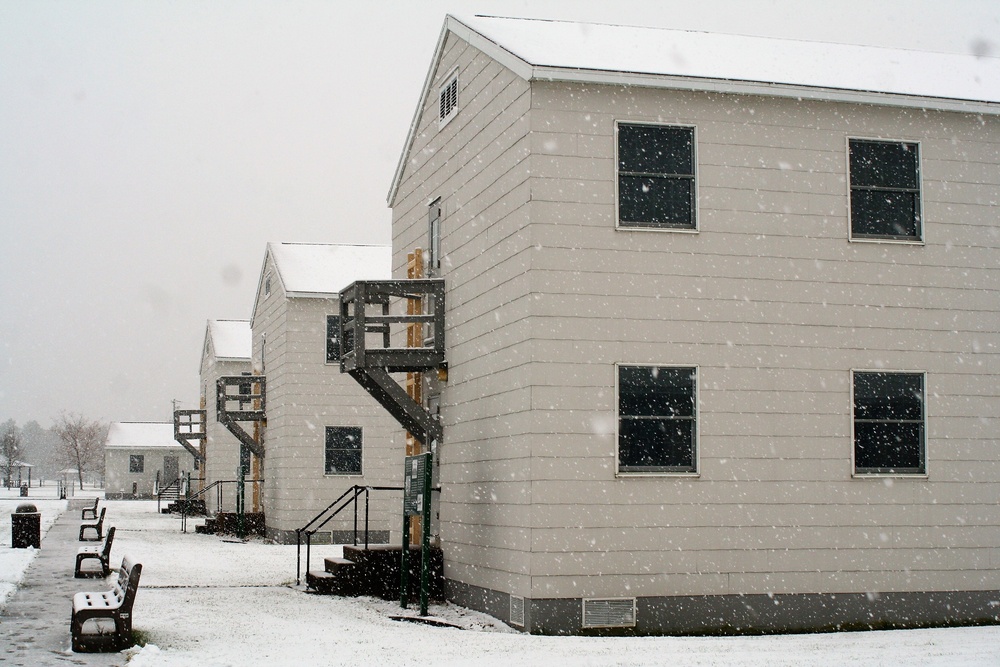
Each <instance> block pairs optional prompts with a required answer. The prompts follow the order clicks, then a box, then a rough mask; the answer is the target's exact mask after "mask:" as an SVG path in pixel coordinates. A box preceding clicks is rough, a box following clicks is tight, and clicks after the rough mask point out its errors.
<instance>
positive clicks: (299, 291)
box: [262, 243, 392, 298]
mask: <svg viewBox="0 0 1000 667" xmlns="http://www.w3.org/2000/svg"><path fill="white" fill-rule="evenodd" d="M267 251H268V253H270V255H271V257H272V258H273V260H274V264H275V266H276V267H277V270H278V275H279V276H280V278H281V284H282V285H283V286H284V288H285V293H286V294H287V295H288V296H306V297H309V296H312V297H326V298H329V297H330V296H333V295H335V294H338V293H339V292H340V290H342V289H344V288H345V287H347V286H348V285H350V284H351V283H353V282H354V281H356V280H388V279H389V278H390V277H391V276H392V248H390V247H389V246H378V245H342V244H319V243H269V244H268V245H267ZM262 278H263V276H262Z"/></svg>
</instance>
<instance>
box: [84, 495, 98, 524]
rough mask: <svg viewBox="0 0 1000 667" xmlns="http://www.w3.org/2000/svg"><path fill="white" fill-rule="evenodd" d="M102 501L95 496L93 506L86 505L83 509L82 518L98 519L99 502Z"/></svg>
mask: <svg viewBox="0 0 1000 667" xmlns="http://www.w3.org/2000/svg"><path fill="white" fill-rule="evenodd" d="M100 501H101V499H100V498H94V506H93V507H84V508H83V511H82V512H80V520H81V521H86V520H87V519H95V520H96V519H97V503H99V502H100Z"/></svg>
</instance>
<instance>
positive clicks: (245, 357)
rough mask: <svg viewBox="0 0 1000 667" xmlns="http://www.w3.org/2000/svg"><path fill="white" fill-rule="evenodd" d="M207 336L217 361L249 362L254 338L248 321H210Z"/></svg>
mask: <svg viewBox="0 0 1000 667" xmlns="http://www.w3.org/2000/svg"><path fill="white" fill-rule="evenodd" d="M206 335H207V336H211V338H212V347H213V349H214V350H215V357H216V358H217V359H233V360H240V361H249V360H250V356H251V354H252V352H253V336H252V333H251V331H250V322H249V321H247V320H209V321H208V329H207V331H206Z"/></svg>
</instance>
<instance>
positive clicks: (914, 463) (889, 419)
mask: <svg viewBox="0 0 1000 667" xmlns="http://www.w3.org/2000/svg"><path fill="white" fill-rule="evenodd" d="M853 386H854V472H855V473H859V474H917V475H922V474H924V473H925V472H926V464H925V460H924V459H925V456H924V416H925V411H924V376H923V374H922V373H900V372H881V371H879V372H870V371H854V383H853Z"/></svg>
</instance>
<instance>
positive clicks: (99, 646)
mask: <svg viewBox="0 0 1000 667" xmlns="http://www.w3.org/2000/svg"><path fill="white" fill-rule="evenodd" d="M140 574H142V564H141V563H133V562H132V560H131V559H130V558H129V557H128V556H125V557H124V558H123V559H122V566H121V569H120V570H119V571H118V580H117V581H115V584H114V587H112V589H111V590H110V591H104V592H100V593H77V594H76V595H74V596H73V614H72V616H71V617H70V634H71V635H72V638H73V650H74V651H76V652H81V653H82V652H89V651H101V650H107V651H121V650H123V649H126V648H128V647H130V646H132V603H134V602H135V593H136V590H138V588H139V575H140Z"/></svg>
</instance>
